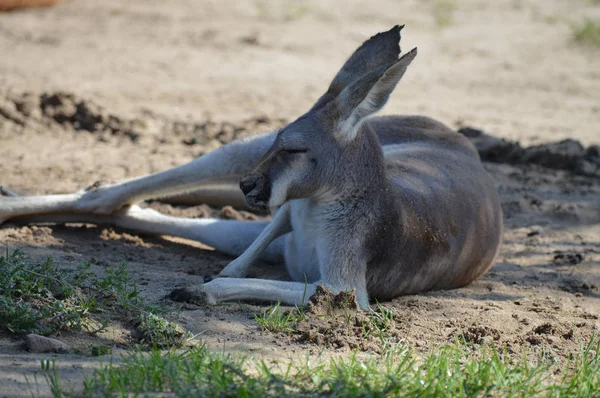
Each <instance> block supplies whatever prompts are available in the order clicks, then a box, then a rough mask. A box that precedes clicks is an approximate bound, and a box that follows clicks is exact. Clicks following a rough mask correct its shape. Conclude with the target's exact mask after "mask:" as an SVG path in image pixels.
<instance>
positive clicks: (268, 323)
mask: <svg viewBox="0 0 600 398" xmlns="http://www.w3.org/2000/svg"><path fill="white" fill-rule="evenodd" d="M304 318H305V316H304V312H303V310H302V308H301V307H296V308H294V309H292V310H284V309H282V308H281V303H279V302H278V303H277V304H274V305H272V306H270V307H269V308H267V309H265V310H264V311H263V312H261V313H260V314H256V315H255V316H254V319H255V320H256V323H258V325H259V326H260V328H261V330H262V331H269V332H274V333H278V332H285V333H293V332H294V331H295V328H296V325H297V324H298V322H300V321H301V320H303V319H304Z"/></svg>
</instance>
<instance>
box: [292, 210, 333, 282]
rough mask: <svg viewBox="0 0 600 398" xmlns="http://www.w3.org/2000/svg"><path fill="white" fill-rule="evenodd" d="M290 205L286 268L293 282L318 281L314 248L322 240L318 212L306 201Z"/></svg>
mask: <svg viewBox="0 0 600 398" xmlns="http://www.w3.org/2000/svg"><path fill="white" fill-rule="evenodd" d="M290 204H291V211H290V217H291V223H292V232H290V233H289V234H288V235H287V238H286V245H285V264H286V268H287V270H288V273H289V274H290V276H291V278H292V279H293V280H295V281H298V282H304V281H305V280H306V281H307V282H309V283H310V282H314V281H317V280H319V278H320V271H319V259H318V256H317V245H318V244H319V241H320V240H322V239H325V238H326V237H325V236H324V233H323V232H324V231H323V227H322V223H323V220H322V219H321V217H319V213H318V211H317V210H318V209H317V208H316V207H315V206H314V205H312V204H311V202H310V201H309V200H307V199H299V200H293V201H291V202H290ZM321 243H322V241H321Z"/></svg>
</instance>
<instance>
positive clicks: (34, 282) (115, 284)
mask: <svg viewBox="0 0 600 398" xmlns="http://www.w3.org/2000/svg"><path fill="white" fill-rule="evenodd" d="M90 268H91V266H90V263H89V262H86V263H83V264H81V265H79V266H78V267H76V268H75V269H69V268H60V267H57V266H55V265H54V263H53V260H52V258H47V259H46V260H44V261H42V262H34V261H32V260H31V259H30V258H29V257H27V256H26V255H25V254H24V253H23V252H22V251H20V250H15V251H14V252H12V253H11V254H9V253H8V251H6V255H5V256H3V257H0V328H3V329H6V330H8V331H10V332H12V333H16V334H26V333H37V334H42V335H50V334H53V333H56V332H59V331H74V332H77V331H81V330H85V331H87V332H89V333H92V334H95V333H98V332H99V331H101V330H103V329H105V328H106V327H107V326H108V322H109V320H108V319H107V316H106V314H110V315H109V316H113V317H114V316H120V317H122V318H126V319H130V320H134V322H137V323H136V324H137V327H138V331H137V336H138V337H139V341H140V342H141V343H142V344H143V345H146V346H148V347H152V346H156V347H162V348H165V347H179V346H181V344H182V342H183V341H184V340H185V339H186V338H187V335H186V333H185V332H184V331H183V330H182V329H181V328H180V327H179V326H178V325H177V324H175V323H173V322H169V321H167V320H166V319H164V318H162V317H160V316H159V315H157V313H160V312H162V311H163V308H161V307H159V306H155V305H151V304H149V303H147V302H146V300H145V299H144V298H143V297H141V296H140V294H139V291H138V288H137V285H136V284H135V283H133V282H132V280H131V278H130V277H129V275H128V272H127V263H125V262H123V263H121V264H120V265H119V266H118V267H117V268H114V269H108V270H106V272H105V275H104V276H103V277H100V276H98V275H96V274H95V273H94V272H92V271H91V270H90ZM92 314H95V315H98V316H99V317H100V320H96V319H94V318H92V316H91V315H92ZM92 351H93V350H92ZM92 355H94V352H92ZM99 355H103V354H99Z"/></svg>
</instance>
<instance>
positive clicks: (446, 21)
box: [430, 0, 456, 28]
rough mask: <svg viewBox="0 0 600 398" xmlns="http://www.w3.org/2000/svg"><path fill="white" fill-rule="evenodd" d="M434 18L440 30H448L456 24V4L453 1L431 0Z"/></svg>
mask: <svg viewBox="0 0 600 398" xmlns="http://www.w3.org/2000/svg"><path fill="white" fill-rule="evenodd" d="M430 2H431V5H432V7H433V18H434V21H435V25H436V26H437V27H438V28H447V27H448V26H450V25H452V23H453V22H454V12H455V11H456V4H455V3H454V1H452V0H430Z"/></svg>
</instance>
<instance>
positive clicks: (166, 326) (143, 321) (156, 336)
mask: <svg viewBox="0 0 600 398" xmlns="http://www.w3.org/2000/svg"><path fill="white" fill-rule="evenodd" d="M137 337H138V340H139V341H140V343H142V344H145V345H148V346H151V347H158V348H162V349H165V348H176V347H181V346H182V345H183V344H184V343H185V341H186V340H187V339H188V338H189V337H190V334H189V333H188V332H186V331H185V330H184V329H183V328H182V327H181V326H179V325H178V324H177V323H174V322H169V321H167V320H166V319H165V318H163V317H161V316H158V315H155V314H153V313H151V312H142V313H141V314H140V323H139V325H138V326H137Z"/></svg>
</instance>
